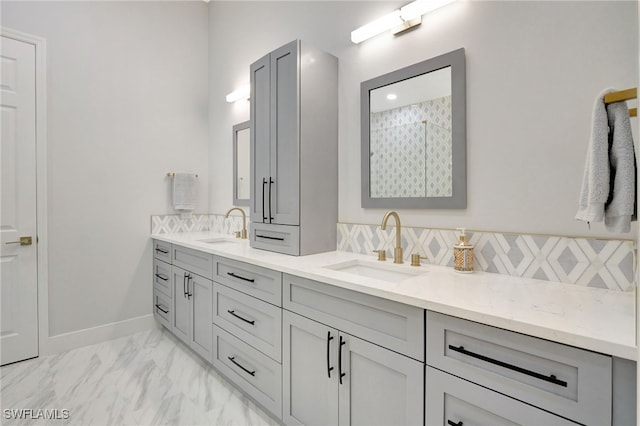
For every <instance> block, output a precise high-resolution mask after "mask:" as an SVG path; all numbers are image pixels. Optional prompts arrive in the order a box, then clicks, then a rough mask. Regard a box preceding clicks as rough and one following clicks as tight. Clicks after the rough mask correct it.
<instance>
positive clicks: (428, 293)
mask: <svg viewBox="0 0 640 426" xmlns="http://www.w3.org/2000/svg"><path fill="white" fill-rule="evenodd" d="M151 237H152V238H154V239H157V240H161V241H165V242H168V243H173V244H179V245H182V246H184V247H189V248H192V249H196V250H202V251H204V252H207V253H211V254H214V255H220V256H224V257H226V258H229V259H235V260H240V261H243V262H248V263H252V264H254V265H257V266H263V267H265V268H270V269H275V270H278V271H281V272H284V273H288V274H292V275H297V276H300V277H304V278H309V279H312V280H317V281H322V282H324V283H328V284H332V285H335V286H337V287H342V288H346V289H350V290H355V291H359V292H362V293H366V294H370V295H373V296H379V297H383V298H386V299H390V300H395V301H397V302H402V303H406V304H409V305H413V306H418V307H421V308H425V309H429V310H432V311H436V312H440V313H443V314H448V315H453V316H456V317H459V318H464V319H468V320H471V321H476V322H480V323H484V324H488V325H492V326H495V327H500V328H504V329H507V330H511V331H515V332H519V333H524V334H528V335H531V336H535V337H540V338H543V339H548V340H552V341H555V342H559V343H564V344H567V345H571V346H576V347H580V348H584V349H589V350H592V351H596V352H600V353H604V354H609V355H613V356H617V357H620V358H625V359H630V360H637V353H638V350H637V347H636V342H635V340H636V338H635V336H636V332H635V323H636V318H635V305H636V303H635V293H633V292H619V291H610V290H602V289H594V288H587V287H583V286H578V285H571V284H561V283H554V282H549V281H543V280H535V279H528V278H517V277H512V276H508V275H501V274H492V273H486V272H474V273H473V274H460V273H457V272H455V271H454V270H453V269H452V268H447V267H444V266H436V265H430V264H428V263H426V264H423V266H421V267H411V266H408V264H404V265H394V264H393V263H392V262H393V261H392V260H387V261H386V262H384V264H385V266H386V267H389V268H397V270H398V271H403V270H405V271H406V270H408V271H410V272H413V271H420V272H421V274H420V275H417V276H415V277H410V278H407V279H403V280H401V281H399V282H389V281H383V280H378V279H372V278H366V277H363V276H359V275H355V274H352V273H347V272H343V271H337V270H332V269H329V268H326V266H328V265H334V264H338V263H341V262H346V261H350V260H360V261H365V262H370V263H374V266H375V264H376V263H378V262H377V261H376V260H375V255H373V254H372V255H371V256H364V255H360V254H355V253H348V252H338V251H334V252H328V253H321V254H315V255H310V256H299V257H296V256H288V255H284V254H278V253H273V252H269V251H264V250H258V249H254V248H251V247H249V242H248V241H247V240H233V237H231V236H229V235H220V234H215V233H211V232H184V233H174V234H154V235H152V236H151ZM220 237H225V238H229V239H230V240H231V241H230V242H224V243H216V244H209V243H206V242H202V241H200V240H207V239H214V238H220ZM379 263H382V262H379ZM379 263H378V264H379Z"/></svg>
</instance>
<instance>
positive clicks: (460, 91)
mask: <svg viewBox="0 0 640 426" xmlns="http://www.w3.org/2000/svg"><path fill="white" fill-rule="evenodd" d="M449 66H450V67H451V121H452V123H451V124H452V134H451V147H452V156H453V159H452V179H453V182H452V185H453V186H452V187H453V195H452V196H451V197H416V198H371V187H370V182H369V174H370V165H369V159H370V145H369V129H370V113H369V105H370V92H371V91H372V90H375V89H377V88H380V87H383V86H388V85H389V84H393V83H396V82H398V81H402V80H406V79H409V78H412V77H416V76H418V75H422V74H425V73H429V72H432V71H436V70H439V69H442V68H445V67H449ZM466 87H467V83H466V61H465V53H464V48H461V49H457V50H454V51H452V52H449V53H445V54H443V55H440V56H436V57H435V58H431V59H427V60H426V61H423V62H419V63H417V64H413V65H410V66H408V67H406V68H402V69H399V70H396V71H393V72H390V73H388V74H384V75H381V76H379V77H376V78H373V79H371V80H367V81H363V82H362V83H361V84H360V115H361V130H360V131H361V141H362V146H361V172H362V191H361V192H362V207H363V208H405V209H465V208H467V167H466V166H467V101H466V99H467V95H466Z"/></svg>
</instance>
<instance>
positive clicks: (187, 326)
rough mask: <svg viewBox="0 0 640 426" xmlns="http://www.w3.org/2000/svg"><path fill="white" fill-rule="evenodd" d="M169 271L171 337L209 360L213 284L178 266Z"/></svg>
mask: <svg viewBox="0 0 640 426" xmlns="http://www.w3.org/2000/svg"><path fill="white" fill-rule="evenodd" d="M172 271H173V282H174V292H173V328H172V331H173V334H175V335H176V336H177V337H178V338H180V339H181V340H182V341H183V342H184V343H186V344H187V345H189V346H190V347H191V349H193V350H194V351H196V352H197V353H198V354H199V355H200V356H202V357H203V358H205V359H206V360H210V359H211V349H212V335H211V332H212V311H213V309H212V298H213V282H212V281H211V280H209V279H207V278H204V277H201V276H199V275H197V274H194V273H192V272H189V271H186V270H184V269H182V268H179V267H177V266H174V267H173V270H172Z"/></svg>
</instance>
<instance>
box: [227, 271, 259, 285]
mask: <svg viewBox="0 0 640 426" xmlns="http://www.w3.org/2000/svg"><path fill="white" fill-rule="evenodd" d="M227 275H230V276H232V277H233V278H237V279H239V280H243V281H249V282H250V283H253V282H255V281H256V280H254V279H253V278H245V277H241V276H240V275H236V274H234V273H233V272H227Z"/></svg>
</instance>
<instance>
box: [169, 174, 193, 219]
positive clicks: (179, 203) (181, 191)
mask: <svg viewBox="0 0 640 426" xmlns="http://www.w3.org/2000/svg"><path fill="white" fill-rule="evenodd" d="M196 179H197V178H196V176H195V175H194V174H193V173H176V174H175V175H174V176H173V208H174V209H176V210H188V211H191V210H194V209H195V208H196V198H197V197H198V183H197V181H196Z"/></svg>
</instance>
